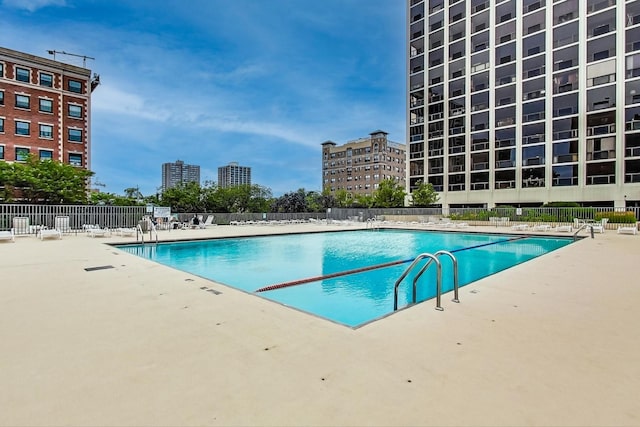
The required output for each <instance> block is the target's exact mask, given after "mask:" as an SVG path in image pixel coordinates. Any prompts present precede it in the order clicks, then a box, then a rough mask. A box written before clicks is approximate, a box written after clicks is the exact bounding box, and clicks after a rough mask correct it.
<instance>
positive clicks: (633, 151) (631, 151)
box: [624, 147, 640, 157]
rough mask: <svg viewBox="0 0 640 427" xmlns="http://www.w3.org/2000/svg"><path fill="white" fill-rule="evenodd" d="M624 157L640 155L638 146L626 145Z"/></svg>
mask: <svg viewBox="0 0 640 427" xmlns="http://www.w3.org/2000/svg"><path fill="white" fill-rule="evenodd" d="M624 156H625V157H640V147H627V148H625V150H624Z"/></svg>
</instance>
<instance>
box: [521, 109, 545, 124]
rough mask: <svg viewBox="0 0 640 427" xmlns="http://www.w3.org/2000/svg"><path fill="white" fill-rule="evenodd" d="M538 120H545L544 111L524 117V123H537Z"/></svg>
mask: <svg viewBox="0 0 640 427" xmlns="http://www.w3.org/2000/svg"><path fill="white" fill-rule="evenodd" d="M537 120H544V111H539V112H537V113H529V114H525V115H523V116H522V121H523V122H525V123H526V122H535V121H537Z"/></svg>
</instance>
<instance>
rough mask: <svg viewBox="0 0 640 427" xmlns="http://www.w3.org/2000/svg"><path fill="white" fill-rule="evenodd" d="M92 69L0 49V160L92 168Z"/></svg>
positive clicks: (94, 80)
mask: <svg viewBox="0 0 640 427" xmlns="http://www.w3.org/2000/svg"><path fill="white" fill-rule="evenodd" d="M98 84H99V80H98V77H97V76H94V78H92V77H91V70H88V69H86V68H82V67H78V66H75V65H70V64H65V63H62V62H59V61H54V60H51V59H47V58H41V57H38V56H34V55H30V54H27V53H22V52H17V51H14V50H10V49H6V48H3V47H0V161H5V162H20V161H24V160H25V159H26V157H27V155H29V154H32V155H34V156H36V157H37V158H39V159H41V160H47V159H52V160H57V161H59V162H62V163H67V164H71V165H74V166H78V167H82V168H85V169H90V167H91V119H90V117H91V93H92V92H93V90H94V89H95V88H96V86H97V85H98Z"/></svg>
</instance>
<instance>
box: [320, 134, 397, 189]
mask: <svg viewBox="0 0 640 427" xmlns="http://www.w3.org/2000/svg"><path fill="white" fill-rule="evenodd" d="M387 135H388V134H387V132H385V131H382V130H377V131H375V132H371V133H370V134H369V136H368V137H364V138H359V139H356V140H353V141H349V142H347V143H346V144H343V145H337V144H336V143H335V142H333V141H325V142H323V143H322V190H323V191H326V190H329V191H330V192H331V193H334V194H335V192H336V191H337V190H345V191H346V192H347V194H348V195H349V196H351V197H354V196H356V195H372V194H373V192H374V191H375V190H376V189H377V188H378V186H379V185H380V182H382V181H383V180H385V179H388V178H392V179H394V180H396V181H397V182H398V184H399V185H400V186H402V187H405V176H406V172H405V157H406V154H405V145H404V144H400V143H397V142H393V141H389V140H388V139H387Z"/></svg>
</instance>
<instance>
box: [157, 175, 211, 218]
mask: <svg viewBox="0 0 640 427" xmlns="http://www.w3.org/2000/svg"><path fill="white" fill-rule="evenodd" d="M160 204H162V205H163V206H171V210H172V211H174V212H203V211H204V200H203V197H202V191H201V188H200V184H198V183H197V182H187V183H184V184H180V185H177V186H176V187H172V188H167V189H166V190H165V191H164V192H163V193H162V196H161V197H160Z"/></svg>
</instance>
